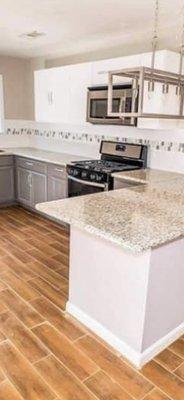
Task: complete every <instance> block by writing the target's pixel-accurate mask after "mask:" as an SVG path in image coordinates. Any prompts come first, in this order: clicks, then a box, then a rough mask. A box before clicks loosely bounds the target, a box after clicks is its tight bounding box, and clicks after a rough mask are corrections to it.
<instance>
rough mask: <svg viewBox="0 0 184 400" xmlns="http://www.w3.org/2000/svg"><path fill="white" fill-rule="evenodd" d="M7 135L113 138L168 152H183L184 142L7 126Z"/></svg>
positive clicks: (89, 139) (85, 140) (72, 139)
mask: <svg viewBox="0 0 184 400" xmlns="http://www.w3.org/2000/svg"><path fill="white" fill-rule="evenodd" d="M5 134H7V135H13V136H15V135H20V136H21V135H27V136H39V137H43V138H46V139H57V140H61V141H64V142H75V143H83V144H91V145H94V144H97V143H100V142H101V140H113V141H120V142H130V143H141V144H146V145H149V146H150V147H151V149H152V150H159V151H170V152H181V153H184V143H177V142H170V141H169V142H167V141H161V140H160V141H159V140H150V139H141V138H133V137H123V136H116V137H114V136H110V135H108V134H107V135H96V134H90V133H76V132H68V131H61V130H39V129H30V128H20V129H15V128H7V130H6V133H5Z"/></svg>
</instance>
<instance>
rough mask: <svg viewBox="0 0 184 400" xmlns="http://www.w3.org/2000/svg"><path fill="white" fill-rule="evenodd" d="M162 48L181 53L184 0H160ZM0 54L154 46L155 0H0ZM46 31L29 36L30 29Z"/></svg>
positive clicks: (73, 52) (139, 49) (51, 55)
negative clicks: (152, 44)
mask: <svg viewBox="0 0 184 400" xmlns="http://www.w3.org/2000/svg"><path fill="white" fill-rule="evenodd" d="M159 3H160V17H159V37H160V38H159V48H160V49H164V48H165V49H170V50H176V51H178V49H179V46H180V44H181V30H182V22H183V21H182V6H183V1H182V0H175V1H173V0H160V2H159ZM0 16H1V22H0V54H4V55H9V56H18V57H28V58H30V57H46V58H47V59H48V58H56V57H68V56H72V55H77V54H84V53H89V52H95V51H101V50H102V51H105V50H107V49H108V48H119V49H122V55H124V54H133V53H138V52H142V51H149V50H150V49H151V37H152V32H153V17H154V0H128V1H127V0H67V1H66V0H65V1H64V0H16V1H15V0H14V1H13V0H1V1H0ZM34 31H36V32H38V33H42V35H38V36H37V35H36V36H37V37H33V38H31V37H27V36H26V35H27V34H30V33H31V32H34Z"/></svg>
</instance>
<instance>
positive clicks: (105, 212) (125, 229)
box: [37, 171, 184, 253]
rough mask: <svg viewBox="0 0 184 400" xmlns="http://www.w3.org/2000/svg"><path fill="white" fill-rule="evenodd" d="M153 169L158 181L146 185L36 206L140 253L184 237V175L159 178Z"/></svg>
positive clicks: (46, 212)
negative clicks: (170, 178)
mask: <svg viewBox="0 0 184 400" xmlns="http://www.w3.org/2000/svg"><path fill="white" fill-rule="evenodd" d="M136 172H138V171H136ZM150 172H151V173H152V175H153V176H154V175H155V182H153V181H152V182H151V183H148V184H147V185H141V186H139V187H137V186H135V187H132V188H130V189H119V190H113V191H109V192H103V193H98V194H92V195H88V196H81V197H75V198H71V199H64V200H58V201H53V202H49V203H42V204H38V205H37V209H38V210H40V211H42V212H43V213H45V214H47V215H49V216H51V217H53V218H55V219H56V220H58V221H63V222H65V223H68V224H71V225H73V226H76V227H78V228H81V229H82V230H85V231H87V232H90V233H92V234H94V235H96V236H99V237H101V238H103V239H107V240H109V241H111V242H112V243H114V244H117V245H120V246H121V247H122V248H123V249H128V250H130V251H132V252H136V253H140V252H142V251H145V250H148V249H151V248H154V247H156V246H159V245H162V244H164V243H167V242H169V241H171V240H174V239H179V238H181V237H183V236H184V175H183V174H175V178H173V179H172V180H170V181H169V175H168V174H169V173H166V175H165V177H166V180H165V181H164V180H160V181H157V180H156V176H157V172H155V171H150ZM134 173H135V172H134ZM163 174H164V172H163ZM158 175H159V172H158ZM158 180H159V176H158Z"/></svg>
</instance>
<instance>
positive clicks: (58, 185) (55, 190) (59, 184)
mask: <svg viewBox="0 0 184 400" xmlns="http://www.w3.org/2000/svg"><path fill="white" fill-rule="evenodd" d="M67 191H68V190H67V180H63V179H59V178H56V177H54V176H49V177H48V201H52V200H59V199H64V198H66V197H67Z"/></svg>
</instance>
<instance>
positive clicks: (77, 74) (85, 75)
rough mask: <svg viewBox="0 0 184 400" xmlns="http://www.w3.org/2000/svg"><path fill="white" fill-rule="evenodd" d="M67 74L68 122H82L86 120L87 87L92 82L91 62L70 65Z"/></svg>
mask: <svg viewBox="0 0 184 400" xmlns="http://www.w3.org/2000/svg"><path fill="white" fill-rule="evenodd" d="M69 75H70V78H69V87H70V100H69V107H70V110H69V122H70V123H71V124H84V123H85V122H86V104H87V88H88V87H89V86H91V84H92V70H91V63H85V64H77V65H71V66H70V73H69Z"/></svg>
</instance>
